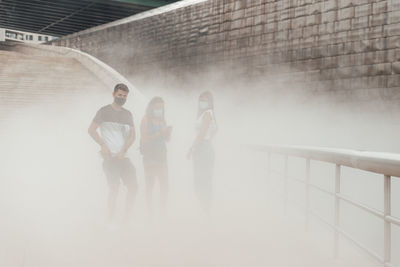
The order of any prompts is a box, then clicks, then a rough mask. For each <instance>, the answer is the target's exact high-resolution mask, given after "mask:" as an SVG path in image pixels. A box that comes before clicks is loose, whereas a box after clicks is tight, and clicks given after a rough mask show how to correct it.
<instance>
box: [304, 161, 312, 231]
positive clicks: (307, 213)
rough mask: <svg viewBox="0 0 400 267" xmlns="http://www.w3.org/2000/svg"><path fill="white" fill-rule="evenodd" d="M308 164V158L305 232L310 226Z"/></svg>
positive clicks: (308, 163)
mask: <svg viewBox="0 0 400 267" xmlns="http://www.w3.org/2000/svg"><path fill="white" fill-rule="evenodd" d="M310 162H311V160H310V159H309V158H308V159H307V161H306V181H305V182H306V183H305V185H306V209H305V213H306V214H305V215H306V231H308V230H309V226H310Z"/></svg>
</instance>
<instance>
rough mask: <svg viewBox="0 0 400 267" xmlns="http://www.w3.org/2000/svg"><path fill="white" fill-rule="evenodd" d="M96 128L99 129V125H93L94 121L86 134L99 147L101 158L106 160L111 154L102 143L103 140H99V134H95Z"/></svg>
mask: <svg viewBox="0 0 400 267" xmlns="http://www.w3.org/2000/svg"><path fill="white" fill-rule="evenodd" d="M97 128H99V125H98V124H97V123H95V122H94V121H93V122H92V123H91V124H90V126H89V129H88V133H89V135H90V136H91V137H92V138H93V140H94V141H95V142H96V143H97V144H99V145H100V147H101V154H102V156H103V158H108V157H110V156H111V152H110V150H109V149H108V147H107V146H106V144H105V143H104V140H103V139H102V138H101V136H100V135H99V133H98V132H97Z"/></svg>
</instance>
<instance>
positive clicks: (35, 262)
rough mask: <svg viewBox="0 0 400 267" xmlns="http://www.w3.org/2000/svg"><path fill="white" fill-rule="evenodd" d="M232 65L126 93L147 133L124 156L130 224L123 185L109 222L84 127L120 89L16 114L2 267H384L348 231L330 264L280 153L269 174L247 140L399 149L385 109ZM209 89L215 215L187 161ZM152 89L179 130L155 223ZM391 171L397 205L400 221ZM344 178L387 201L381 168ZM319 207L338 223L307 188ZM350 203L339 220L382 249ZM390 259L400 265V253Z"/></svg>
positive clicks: (5, 182) (320, 230)
mask: <svg viewBox="0 0 400 267" xmlns="http://www.w3.org/2000/svg"><path fill="white" fill-rule="evenodd" d="M228 72H229V70H224V71H223V70H221V69H220V70H210V71H206V72H204V73H198V74H196V75H191V76H190V77H187V78H185V79H184V80H182V79H181V77H179V76H176V77H174V76H171V77H169V78H168V80H162V81H161V82H160V81H158V80H157V79H152V80H149V81H148V83H147V84H145V83H143V82H142V83H141V84H140V88H138V89H139V91H141V92H142V93H143V95H144V97H142V96H141V95H139V94H137V93H135V92H133V93H130V95H129V97H128V102H127V103H126V106H125V107H126V108H127V109H129V110H131V111H132V113H133V116H134V119H135V126H136V130H137V131H136V132H137V134H138V136H137V140H136V141H135V143H134V145H133V147H131V149H130V151H129V152H128V156H129V157H130V158H131V160H132V162H133V163H134V165H135V166H136V170H137V179H138V183H139V192H138V197H137V199H136V202H135V206H134V216H133V219H132V221H131V222H130V223H128V224H124V223H123V222H122V209H123V204H124V203H123V196H124V194H125V193H126V192H125V189H124V188H123V187H122V186H121V188H120V191H121V195H120V197H119V202H118V207H119V210H118V214H117V222H118V226H117V228H115V229H110V228H108V227H107V224H106V220H105V216H106V209H105V207H106V196H107V184H106V179H105V176H104V173H103V171H102V167H101V163H102V159H101V157H100V155H99V153H98V152H99V147H98V145H97V144H95V143H94V141H93V140H92V139H91V138H90V137H89V135H88V134H87V128H88V126H89V124H90V122H91V120H92V119H93V117H94V115H95V113H96V111H97V110H98V109H99V108H100V107H101V106H104V105H107V104H109V103H111V102H112V96H111V92H112V88H110V90H109V91H96V90H88V91H83V92H82V93H81V94H77V95H75V96H74V97H72V99H69V100H68V101H67V100H65V99H63V98H57V99H54V101H53V102H51V103H47V104H44V103H40V102H38V103H37V104H35V105H31V106H29V107H26V108H25V109H20V110H19V111H18V113H17V114H14V115H10V117H9V119H8V120H7V122H4V124H3V125H2V131H1V133H0V137H1V138H0V145H1V148H2V153H1V155H0V160H1V162H2V168H1V170H0V177H1V179H0V214H1V215H2V216H1V217H2V220H1V221H0V239H1V242H0V266H7V267H14V266H25V267H31V266H40V267H50V266H58V267H64V266H65V267H67V266H68V267H70V266H96V267H97V266H99V267H101V266H116V267H119V266H121V267H122V266H302V267H303V266H307V267H309V266H354V265H362V266H377V265H378V263H376V262H374V261H373V260H371V259H370V258H369V257H367V256H366V254H364V253H363V252H360V251H359V250H357V249H355V248H354V247H353V246H352V245H350V243H348V242H347V241H345V240H341V251H340V257H339V259H334V257H333V254H332V248H333V233H332V232H331V230H330V229H329V228H326V227H324V226H323V225H322V224H320V223H319V222H318V221H317V220H312V221H311V228H310V229H309V231H308V232H305V231H304V215H303V211H302V208H301V207H299V206H297V205H291V206H290V208H289V210H288V211H287V214H286V215H285V214H284V213H283V202H282V197H281V191H282V188H283V187H282V168H283V164H282V162H283V161H282V158H281V157H279V156H276V157H273V159H272V168H273V170H274V171H273V173H272V174H271V175H270V176H269V177H268V176H267V175H266V156H265V155H263V154H259V153H255V152H252V151H250V150H248V149H246V148H245V147H243V145H245V144H293V145H312V146H325V147H340V148H349V149H361V150H371V151H385V152H400V146H399V144H398V142H396V141H397V132H398V131H397V130H398V128H399V124H397V123H396V122H395V121H394V120H393V119H392V117H391V115H390V114H385V113H383V112H382V113H377V112H366V111H359V112H354V111H350V109H345V108H342V107H341V106H339V105H336V104H335V103H332V102H329V101H328V100H326V101H325V102H321V101H320V100H318V101H313V100H312V94H307V95H306V96H305V95H304V92H305V91H304V90H293V91H291V90H290V89H291V88H286V90H284V91H279V90H278V89H282V88H283V87H284V84H282V83H281V81H279V80H276V79H273V78H271V80H270V81H269V82H268V83H266V82H265V80H263V81H251V82H249V80H248V79H246V80H240V79H235V80H230V79H227V78H226V74H225V73H228ZM135 79H141V78H140V77H130V80H131V81H132V82H133V83H134V82H135ZM141 81H143V79H141ZM77 86H78V85H77ZM92 89H95V88H92ZM203 90H211V91H212V92H213V93H214V98H215V114H216V119H217V123H218V126H219V131H218V134H217V136H216V138H215V140H214V145H215V150H216V170H215V175H214V187H215V203H214V207H213V211H212V213H211V214H210V215H209V216H207V215H206V214H205V213H204V212H203V211H202V209H201V207H200V205H199V203H198V202H197V199H196V198H195V196H194V192H193V173H192V163H191V161H190V160H187V159H186V153H187V150H188V149H189V147H190V145H191V143H192V141H193V139H194V134H195V132H194V122H195V120H196V112H197V103H198V95H199V93H200V92H201V91H203ZM288 92H293V93H290V94H288ZM155 95H158V96H161V97H163V98H164V100H165V112H166V120H167V123H168V124H169V125H171V126H173V131H172V137H171V141H170V143H169V144H168V163H169V184H170V191H169V200H168V211H167V215H166V216H161V215H160V214H159V213H157V212H156V215H155V217H154V218H153V220H149V219H148V216H147V210H146V208H145V207H146V205H145V195H144V194H145V183H144V175H143V167H142V160H141V156H140V153H139V148H138V144H139V139H140V136H139V125H140V121H141V119H142V116H143V113H144V108H145V106H146V105H147V101H148V100H149V99H151V97H153V96H155ZM289 166H290V175H291V176H292V177H294V178H299V179H302V178H303V177H304V161H303V160H302V159H291V160H290V163H289ZM311 169H312V181H313V182H314V183H316V184H318V185H320V186H321V187H324V188H327V189H329V190H332V188H333V186H334V166H332V165H328V164H324V163H318V162H313V163H312V167H311ZM396 179H397V178H396ZM396 179H393V203H394V204H393V213H394V215H396V216H400V207H399V205H397V204H396V203H400V199H399V193H400V184H399V182H398V180H396ZM343 183H344V184H343V190H344V191H345V192H346V193H348V194H349V195H351V196H354V197H355V198H357V199H359V200H361V201H363V202H364V203H366V204H369V205H371V206H373V207H376V208H377V209H381V208H382V205H383V204H382V203H383V202H382V199H383V197H382V190H383V189H382V188H383V179H381V178H380V177H374V175H372V174H369V173H364V172H358V171H355V170H350V169H346V170H344V178H343ZM361 185H362V186H361ZM157 189H158V188H157V186H156V190H155V192H154V193H155V194H154V195H155V197H157V196H158V194H157V193H158V191H157ZM289 192H290V197H289V201H290V202H291V203H292V204H301V201H303V199H304V197H303V193H304V188H302V187H301V186H300V185H297V184H296V183H291V184H290V186H289ZM154 203H157V201H154ZM312 203H313V206H312V208H313V209H314V210H315V211H316V212H318V213H320V214H321V216H323V217H325V218H327V219H331V217H332V214H333V213H332V212H333V201H332V199H329V198H327V197H325V196H321V195H318V193H317V192H312ZM344 209H345V214H347V215H348V216H349V217H344V218H343V221H342V222H341V223H342V224H343V225H344V227H347V229H349V231H353V233H354V234H355V235H356V236H357V237H359V238H361V239H362V242H364V243H365V245H366V246H370V247H371V249H374V250H375V251H377V253H380V254H381V253H382V250H381V246H380V244H381V243H382V240H381V239H382V229H383V228H382V227H381V225H380V223H379V222H376V221H374V218H370V217H369V216H366V215H365V214H363V213H359V212H358V211H353V210H351V209H352V208H351V207H346V206H344ZM156 211H157V206H156ZM350 216H352V217H350ZM393 228H395V229H394V230H393V236H394V239H393V247H394V250H395V251H398V249H399V247H400V246H399V243H400V241H399V236H400V233H399V232H400V231H399V229H397V228H396V227H394V226H393ZM365 233H367V234H365ZM396 257H397V258H396ZM393 262H394V263H398V262H400V259H399V258H398V256H397V255H396V253H393Z"/></svg>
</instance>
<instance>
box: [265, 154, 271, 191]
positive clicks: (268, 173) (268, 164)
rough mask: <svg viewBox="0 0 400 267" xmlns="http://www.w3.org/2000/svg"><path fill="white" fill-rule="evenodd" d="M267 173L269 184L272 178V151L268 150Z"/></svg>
mask: <svg viewBox="0 0 400 267" xmlns="http://www.w3.org/2000/svg"><path fill="white" fill-rule="evenodd" d="M266 175H267V181H268V184H269V182H270V179H271V177H270V176H271V153H270V152H268V153H267V170H266Z"/></svg>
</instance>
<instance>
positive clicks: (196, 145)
mask: <svg viewBox="0 0 400 267" xmlns="http://www.w3.org/2000/svg"><path fill="white" fill-rule="evenodd" d="M216 133H217V122H216V119H215V113H214V100H213V95H212V94H211V92H209V91H206V92H203V93H202V94H200V97H199V106H198V113H197V121H196V138H195V140H194V141H193V145H192V146H191V148H190V149H189V152H188V158H192V159H193V172H194V190H195V193H196V196H197V198H198V199H199V201H200V204H201V206H202V207H203V209H204V210H205V211H206V212H208V211H209V210H210V208H211V206H212V200H213V186H212V184H213V172H214V157H215V155H214V148H213V145H212V140H213V138H214V136H215V134H216Z"/></svg>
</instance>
